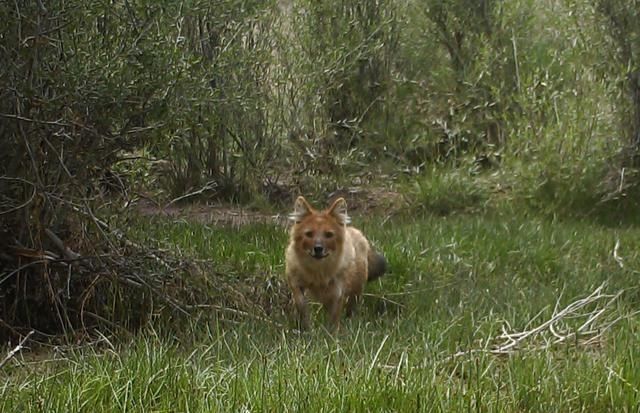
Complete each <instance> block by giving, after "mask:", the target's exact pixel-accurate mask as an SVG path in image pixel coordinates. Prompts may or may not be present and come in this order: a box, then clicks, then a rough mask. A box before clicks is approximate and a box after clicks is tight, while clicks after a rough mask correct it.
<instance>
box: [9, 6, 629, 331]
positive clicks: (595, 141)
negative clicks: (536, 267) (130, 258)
mask: <svg viewBox="0 0 640 413" xmlns="http://www.w3.org/2000/svg"><path fill="white" fill-rule="evenodd" d="M638 10H639V8H638V4H637V2H636V1H635V0H634V1H620V0H568V1H560V0H558V1H555V0H554V1H545V2H536V1H532V0H512V1H508V2H497V1H489V0H486V1H479V2H478V1H470V0H455V1H450V2H441V1H435V0H430V1H426V2H420V1H406V2H400V1H393V0H375V1H374V0H367V1H342V0H341V1H323V2H317V1H311V0H300V1H286V0H281V1H275V0H272V1H241V0H220V1H204V0H185V1H181V2H175V1H167V0H163V1H147V0H134V1H124V2H121V1H111V2H88V3H87V2H81V1H77V0H71V1H53V2H46V3H45V2H40V1H36V2H32V1H19V0H18V1H15V2H4V3H2V4H0V19H1V20H2V21H3V22H4V24H3V25H2V27H1V28H0V61H2V62H3V65H2V67H1V68H0V97H1V98H0V119H1V122H0V144H1V145H2V146H1V147H2V148H3V149H2V151H0V208H1V209H0V217H2V221H0V297H3V303H4V304H3V307H2V308H0V319H1V320H0V321H2V327H0V328H2V329H5V327H6V326H18V327H26V326H30V325H34V324H38V325H39V326H40V328H41V329H43V330H51V331H52V332H53V331H60V330H64V329H65V326H66V327H69V328H73V327H75V326H77V325H79V324H81V323H83V322H84V318H83V317H84V316H83V315H81V314H88V312H85V311H84V310H85V309H87V308H89V307H91V310H92V313H95V315H96V317H94V318H95V320H102V319H107V320H112V321H116V322H119V319H118V317H114V316H113V313H114V312H113V310H112V309H113V302H120V301H122V300H120V298H119V297H120V296H119V294H120V293H114V294H115V295H112V296H111V297H112V298H113V301H109V300H106V301H105V300H104V298H103V297H104V294H97V293H96V288H98V287H97V286H99V285H102V278H98V277H102V276H104V277H107V276H109V277H111V278H112V279H116V280H117V281H113V283H112V284H109V287H105V288H106V289H107V290H108V291H109V292H110V293H113V291H114V289H115V291H128V290H120V287H116V285H120V284H121V283H122V277H121V275H122V274H121V271H120V270H114V268H115V267H117V268H123V267H124V266H126V262H125V261H123V258H122V257H123V256H125V255H126V253H125V252H123V251H125V248H129V249H131V248H134V247H132V245H131V244H130V243H127V242H126V240H124V239H123V237H122V234H121V233H120V232H118V231H117V230H115V229H114V226H113V225H110V224H111V223H110V222H108V221H109V217H113V216H117V215H118V214H119V212H120V211H121V210H123V209H124V208H125V207H126V206H128V205H131V204H132V203H133V202H134V201H135V200H136V199H139V198H140V197H141V196H146V195H144V194H141V193H140V192H141V191H146V190H149V189H150V188H152V189H156V190H160V191H162V193H163V194H165V198H167V199H184V198H189V197H191V196H192V195H194V196H195V195H198V196H201V197H204V198H206V199H215V200H225V201H229V200H230V201H239V202H257V200H267V201H269V202H280V201H283V200H289V199H290V197H291V194H292V192H294V191H305V192H308V191H318V190H319V189H320V188H322V190H323V191H325V192H330V191H333V190H335V189H339V188H340V187H343V186H350V185H360V184H362V183H367V182H372V181H373V182H375V181H376V180H382V181H383V182H384V184H385V185H387V184H388V183H389V180H390V179H391V178H389V176H391V175H393V174H396V173H397V172H398V171H404V172H407V173H408V174H409V176H410V178H409V179H410V180H412V181H413V182H414V183H415V188H417V189H416V190H415V195H416V197H417V198H416V199H417V201H416V203H417V204H418V205H420V206H421V207H427V208H428V207H429V206H430V205H434V206H435V208H436V209H442V208H444V209H445V210H446V209H449V206H450V205H457V204H459V203H460V202H462V203H466V202H467V201H465V200H467V199H470V200H471V201H472V202H478V200H486V199H487V197H488V194H489V193H491V192H495V191H499V192H504V191H507V192H508V194H509V195H512V196H514V197H519V198H521V199H525V200H527V202H529V203H530V204H531V205H534V206H536V207H542V208H547V207H550V208H555V207H558V206H563V207H566V206H567V205H569V206H570V207H572V208H573V207H574V206H580V208H582V204H588V206H587V207H585V208H582V209H583V210H586V211H591V210H592V209H593V208H592V207H593V205H595V204H598V205H600V203H607V204H611V203H616V202H618V200H624V201H625V202H629V201H631V202H633V203H635V199H634V198H633V197H634V190H635V187H636V186H637V183H638V176H637V175H638V174H637V165H638V161H637V155H638V151H639V147H640V144H639V142H640V75H639V73H640V72H639V71H640V66H639V64H640V63H639V60H638V59H639V58H638V53H640V52H639V51H638V36H639V35H640V34H639V32H638V25H637V24H635V23H636V22H637V20H638V17H639V16H638ZM443 168H447V169H446V171H447V172H446V173H445V175H446V174H448V173H449V172H448V171H451V168H453V175H451V176H453V178H451V176H448V175H447V176H446V177H445V178H443V173H442V171H443V170H445V169H443ZM486 170H492V171H496V172H497V174H494V175H493V176H492V178H491V179H492V180H491V179H490V182H489V184H488V185H487V186H485V187H482V186H479V184H478V182H477V181H476V178H477V177H478V176H480V175H481V174H482V173H483V171H486ZM381 176H384V178H380V177H381ZM451 179H453V180H454V181H455V182H456V185H454V186H453V187H454V188H461V189H460V195H461V198H459V199H452V200H448V199H440V198H435V199H434V196H433V195H434V191H435V192H436V195H437V192H438V190H439V189H438V188H441V189H440V191H441V193H442V194H443V198H447V197H451V196H452V195H453V196H454V197H455V195H456V194H455V193H452V192H451V191H449V189H450V188H451V187H450V186H449V184H448V183H450V182H451ZM378 183H379V182H378ZM445 186H446V188H445ZM478 188H480V189H478ZM114 193H116V194H119V196H121V197H122V199H123V200H124V201H123V202H120V198H116V199H118V202H114V203H111V201H113V200H114V197H113V196H112V195H113V194H114ZM460 199H461V200H462V201H460ZM107 200H108V201H109V202H107ZM123 204H124V207H123ZM443 205H444V207H443ZM580 208H578V209H580ZM136 248H137V247H136ZM138 250H139V249H138ZM106 255H108V256H109V257H111V258H110V259H106V258H104V257H105V256H106ZM88 256H91V257H94V261H92V262H91V263H89V264H88V263H82V264H78V261H81V262H84V260H83V259H80V258H79V257H88ZM95 257H98V258H95ZM114 257H117V259H116V258H114ZM95 259H97V260H98V261H99V262H97V261H95ZM75 272H78V273H79V274H85V275H86V276H82V277H73V280H74V281H73V282H71V281H70V280H71V279H72V277H71V276H70V275H69V274H72V273H75ZM87 274H90V275H87ZM43 280H44V281H43ZM77 280H80V281H77ZM125 284H127V287H126V288H133V287H132V285H133V286H137V287H141V286H142V287H145V288H146V287H149V281H148V280H142V281H141V280H137V281H136V280H133V279H129V280H128V281H127V282H126V283H125ZM134 294H136V293H134ZM100 297H102V298H100ZM34 303H37V305H36V304H34ZM110 303H111V304H110ZM87 306H89V307H87ZM67 308H70V309H72V310H73V311H71V312H72V313H73V314H71V313H68V312H67V311H66V309H67ZM110 308H111V309H110ZM74 314H75V315H74ZM40 317H45V318H46V321H44V322H43V323H40V324H39V323H35V322H34V320H35V319H39V318H40ZM52 320H53V321H52ZM136 323H137V322H136ZM45 327H46V328H45ZM18 330H19V329H18ZM18 330H15V329H12V331H13V333H16V332H18ZM7 331H8V330H7ZM3 335H4V334H0V337H1V336H3Z"/></svg>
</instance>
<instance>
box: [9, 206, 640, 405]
mask: <svg viewBox="0 0 640 413" xmlns="http://www.w3.org/2000/svg"><path fill="white" fill-rule="evenodd" d="M365 218H367V217H357V216H356V217H355V219H356V225H359V226H360V228H362V229H363V230H364V231H365V233H366V234H368V236H369V237H370V239H371V240H372V242H373V243H374V244H375V245H376V246H377V247H378V248H379V249H380V250H382V251H383V252H384V253H385V255H386V256H387V258H388V260H389V267H390V273H388V274H387V275H385V277H383V278H382V279H381V280H380V281H376V282H375V283H373V284H372V285H369V286H368V290H367V295H366V296H365V300H364V303H363V306H362V308H361V309H360V311H359V313H358V314H357V315H356V316H355V317H354V318H353V319H350V320H348V321H347V322H345V323H344V325H343V329H342V330H341V331H340V333H339V334H338V335H337V336H335V337H333V336H331V335H329V334H327V333H326V332H325V331H324V330H323V329H322V327H321V324H320V322H319V317H320V316H321V312H320V311H316V312H315V316H314V319H315V323H314V328H313V329H312V331H310V332H306V333H303V334H301V333H299V332H298V331H296V330H295V328H294V325H295V324H294V322H293V318H292V317H291V313H290V311H289V309H286V308H285V310H286V311H283V312H274V313H273V314H272V316H271V317H272V320H274V321H275V322H276V323H277V325H274V324H272V323H270V322H266V321H264V320H260V319H256V318H251V317H246V318H242V317H240V318H236V319H229V318H227V317H224V314H217V315H216V313H214V312H211V313H209V315H208V316H207V317H202V318H199V319H194V320H193V321H192V323H191V325H188V326H185V327H184V331H186V332H188V334H180V335H175V329H170V328H166V326H167V325H166V324H162V323H157V324H155V325H152V326H151V327H150V328H149V329H148V330H147V331H146V332H143V333H142V334H141V335H139V336H138V337H135V338H133V339H130V340H129V341H124V342H117V343H110V342H108V341H103V344H102V345H101V346H98V347H88V348H86V349H82V348H80V349H75V350H74V349H64V348H62V349H60V350H59V352H56V353H46V354H39V355H38V354H36V355H32V354H30V353H24V354H23V355H22V356H21V357H22V358H21V359H20V362H18V360H14V362H13V363H10V365H8V366H6V367H5V369H4V370H3V371H2V372H1V373H0V374H2V376H3V379H2V383H1V384H0V410H2V411H3V412H4V411H7V412H9V411H44V410H46V411H65V412H67V411H141V412H142V411H145V412H146V411H405V410H418V411H443V412H444V411H470V410H475V411H492V412H511V411H540V412H548V411H629V412H630V411H635V409H636V408H637V405H638V403H640V395H639V393H638V390H639V388H638V383H640V375H639V374H638V372H639V371H640V370H639V369H638V368H637V365H636V364H637V363H636V360H637V358H638V357H639V356H640V353H639V352H638V346H636V345H635V344H634V343H635V342H637V340H638V338H639V334H640V320H639V318H638V316H637V315H633V312H634V311H636V309H637V307H638V304H639V303H640V294H639V292H638V288H637V282H636V279H637V275H638V270H637V269H638V268H639V267H640V255H639V254H638V251H640V248H639V247H640V242H639V241H638V240H639V239H640V237H639V236H638V235H640V234H639V228H638V226H635V225H634V226H631V227H628V226H627V227H622V226H618V227H607V226H602V225H600V224H598V223H595V222H589V221H585V220H553V219H549V218H545V217H543V216H537V215H534V214H530V213H527V212H522V211H521V212H513V211H511V210H508V209H506V208H504V209H492V210H488V211H486V212H485V213H484V214H476V215H468V214H450V215H448V216H445V217H441V216H436V215H419V216H404V217H396V218H395V219H394V220H391V221H388V222H386V223H380V222H379V221H380V220H378V219H377V218H373V219H371V218H369V219H365ZM144 229H145V231H144V234H151V235H154V236H162V237H164V238H163V242H164V243H166V245H174V246H176V247H179V248H180V249H181V250H182V251H185V252H189V253H190V254H194V255H196V256H201V257H209V258H212V259H213V261H214V262H217V261H220V262H225V263H226V264H227V265H228V266H229V269H230V270H231V271H232V272H233V273H234V274H236V276H235V277H236V278H237V282H238V283H239V284H242V283H243V282H246V283H255V282H256V280H259V279H260V277H279V276H280V275H281V273H282V269H283V268H282V264H283V249H284V245H285V243H286V234H285V232H284V229H283V228H282V227H280V226H275V225H265V224H261V225H250V226H246V227H243V228H241V229H237V228H219V227H218V228H211V227H206V226H203V225H201V224H196V223H188V222H170V221H151V222H147V223H146V224H145V225H144ZM140 234H142V233H140ZM616 243H617V244H618V247H617V248H616ZM614 248H616V256H617V257H618V260H616V258H615V257H614V256H613V250H614ZM620 260H621V261H620ZM243 280H244V281H243ZM603 282H606V287H605V289H606V291H607V292H610V293H614V292H618V291H623V293H622V295H621V296H620V297H619V298H618V299H617V300H616V301H615V302H614V303H613V304H612V305H611V306H610V307H607V310H606V311H607V312H608V314H609V315H608V316H607V317H610V318H609V319H610V320H612V319H614V318H616V317H622V318H621V319H620V321H618V322H617V323H616V324H615V325H614V326H613V327H612V329H610V330H608V331H606V332H604V333H603V335H602V339H601V340H600V341H599V342H597V343H596V345H592V346H587V347H585V346H583V345H581V344H580V343H579V342H577V341H570V342H566V343H563V344H560V345H556V346H552V347H550V348H545V349H539V350H536V346H533V347H529V348H526V349H525V348H522V349H519V350H516V351H514V352H513V353H512V354H511V355H510V356H497V355H492V354H488V353H484V352H474V350H479V349H483V348H488V346H490V343H491V342H492V341H491V340H492V338H494V337H495V336H496V335H498V334H499V332H500V329H501V328H502V327H504V328H505V329H507V330H512V331H521V330H523V329H526V328H527V327H528V326H530V322H531V321H532V320H534V321H533V322H535V320H544V319H547V318H548V317H549V316H550V315H551V314H552V312H553V310H554V307H555V306H556V305H557V304H558V305H566V304H568V303H570V302H572V301H573V300H575V299H576V298H579V297H584V296H586V295H587V294H588V293H589V292H591V291H592V290H593V289H594V288H595V287H596V286H598V285H600V284H601V283H603ZM316 309H317V310H320V309H319V308H317V307H316ZM570 323H571V322H570V321H569V324H570ZM537 344H538V345H539V346H538V347H540V348H541V347H542V345H543V344H544V343H543V342H538V343H537ZM459 352H461V353H459ZM456 353H457V355H456V356H453V355H455V354H456ZM43 359H44V360H43Z"/></svg>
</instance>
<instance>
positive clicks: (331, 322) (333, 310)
mask: <svg viewBox="0 0 640 413" xmlns="http://www.w3.org/2000/svg"><path fill="white" fill-rule="evenodd" d="M331 287H332V288H331V292H330V294H329V295H328V296H327V297H326V299H325V300H324V303H323V304H324V308H325V309H326V310H327V322H328V323H327V324H328V325H327V328H328V329H329V331H330V332H332V333H334V332H336V331H337V330H338V328H340V315H341V314H342V307H343V306H344V294H343V291H342V289H343V288H342V283H340V282H334V283H332V284H331Z"/></svg>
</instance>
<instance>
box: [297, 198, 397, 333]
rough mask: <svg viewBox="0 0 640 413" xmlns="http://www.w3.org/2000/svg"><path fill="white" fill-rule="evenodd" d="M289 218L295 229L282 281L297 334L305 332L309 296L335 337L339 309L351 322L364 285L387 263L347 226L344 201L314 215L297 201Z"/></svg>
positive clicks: (315, 212)
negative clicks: (296, 318) (292, 307)
mask: <svg viewBox="0 0 640 413" xmlns="http://www.w3.org/2000/svg"><path fill="white" fill-rule="evenodd" d="M290 218H291V220H292V221H293V222H294V224H293V226H292V227H291V230H290V234H289V245H288V247H287V250H286V255H285V258H286V278H287V283H288V285H289V288H290V289H291V295H292V298H293V302H294V304H295V307H296V309H297V311H298V315H299V322H300V328H301V329H308V328H309V326H310V320H309V309H308V304H307V295H308V296H310V298H311V299H313V300H315V301H317V302H319V303H321V304H322V305H323V306H324V308H325V310H326V311H327V315H328V317H327V323H328V329H329V331H332V332H334V331H336V330H337V329H338V328H339V326H340V317H341V314H342V310H343V307H345V306H346V313H347V316H350V315H351V314H352V313H353V311H354V306H355V305H356V302H357V301H358V300H359V299H360V297H361V295H362V291H363V289H364V285H365V284H366V282H367V281H371V280H374V279H376V278H378V277H380V276H381V275H382V274H384V272H385V270H386V266H387V262H386V260H385V258H384V257H383V256H382V255H381V254H379V253H377V252H375V251H374V250H373V249H372V248H371V246H370V245H369V241H367V239H366V238H365V237H364V235H362V232H360V231H358V230H357V229H355V228H353V227H351V226H348V224H349V222H350V219H349V216H348V215H347V203H346V201H345V200H344V198H339V199H337V200H336V201H335V202H334V203H333V204H332V205H331V206H330V207H329V208H328V209H326V210H324V211H317V210H315V209H314V208H313V207H312V206H311V205H310V204H309V203H308V202H307V201H306V200H305V199H304V198H303V197H302V196H300V197H298V199H296V202H295V204H294V210H293V213H292V214H291V215H290Z"/></svg>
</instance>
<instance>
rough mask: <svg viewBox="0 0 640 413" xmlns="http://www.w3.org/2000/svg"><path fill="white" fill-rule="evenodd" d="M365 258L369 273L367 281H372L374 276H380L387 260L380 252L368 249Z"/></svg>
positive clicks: (385, 267) (383, 271) (385, 268)
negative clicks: (367, 262) (367, 254)
mask: <svg viewBox="0 0 640 413" xmlns="http://www.w3.org/2000/svg"><path fill="white" fill-rule="evenodd" d="M367 260H368V261H369V265H368V267H369V274H368V278H367V281H373V280H375V279H376V278H380V277H381V276H382V274H384V273H385V271H387V260H386V259H385V258H384V257H383V256H382V254H380V253H377V252H375V251H374V250H369V256H368V257H367Z"/></svg>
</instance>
